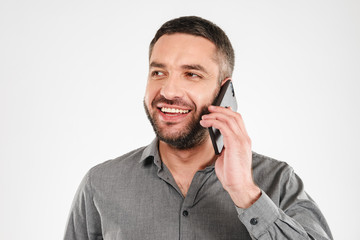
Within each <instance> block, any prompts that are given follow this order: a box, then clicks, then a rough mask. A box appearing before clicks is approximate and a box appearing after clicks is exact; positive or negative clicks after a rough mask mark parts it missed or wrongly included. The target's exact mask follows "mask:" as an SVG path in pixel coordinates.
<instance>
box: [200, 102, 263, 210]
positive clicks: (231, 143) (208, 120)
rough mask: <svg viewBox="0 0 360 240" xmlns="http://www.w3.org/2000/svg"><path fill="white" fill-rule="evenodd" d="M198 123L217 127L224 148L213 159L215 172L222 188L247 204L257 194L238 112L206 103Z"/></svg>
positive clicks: (243, 205) (238, 202) (240, 204)
mask: <svg viewBox="0 0 360 240" xmlns="http://www.w3.org/2000/svg"><path fill="white" fill-rule="evenodd" d="M209 111H210V113H209V114H207V115H204V116H203V117H202V120H201V121H200V124H201V125H202V126H203V127H214V128H217V129H219V131H220V132H221V134H222V135H223V142H224V149H223V151H222V152H221V154H220V156H219V157H218V159H217V160H216V163H215V172H216V175H217V177H218V178H219V180H220V182H221V183H222V185H223V187H224V189H225V190H226V191H227V192H228V193H229V194H230V197H231V198H232V200H233V201H234V203H235V205H236V206H238V207H239V208H248V207H250V206H251V205H252V204H253V203H254V202H255V201H256V200H257V199H258V198H259V197H260V195H261V191H260V188H259V187H258V186H256V184H255V183H254V181H253V178H252V152H251V140H250V138H249V136H248V134H247V132H246V129H245V125H244V122H243V119H242V117H241V115H240V114H239V113H237V112H234V111H232V110H231V108H223V107H217V106H210V107H209Z"/></svg>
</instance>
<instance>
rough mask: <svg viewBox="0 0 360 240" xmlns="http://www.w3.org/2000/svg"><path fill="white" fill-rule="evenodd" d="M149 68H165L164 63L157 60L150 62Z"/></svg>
mask: <svg viewBox="0 0 360 240" xmlns="http://www.w3.org/2000/svg"><path fill="white" fill-rule="evenodd" d="M150 68H165V64H163V63H158V62H151V63H150Z"/></svg>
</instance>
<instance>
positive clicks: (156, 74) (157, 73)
mask: <svg viewBox="0 0 360 240" xmlns="http://www.w3.org/2000/svg"><path fill="white" fill-rule="evenodd" d="M151 75H152V76H154V77H155V76H159V77H161V76H164V73H163V72H159V71H153V72H152V73H151Z"/></svg>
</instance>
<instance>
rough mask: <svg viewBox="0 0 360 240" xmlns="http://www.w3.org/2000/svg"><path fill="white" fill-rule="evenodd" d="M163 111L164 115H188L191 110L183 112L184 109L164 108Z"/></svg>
mask: <svg viewBox="0 0 360 240" xmlns="http://www.w3.org/2000/svg"><path fill="white" fill-rule="evenodd" d="M161 111H162V112H164V113H181V114H183V113H188V112H189V110H182V109H176V108H166V107H162V108H161Z"/></svg>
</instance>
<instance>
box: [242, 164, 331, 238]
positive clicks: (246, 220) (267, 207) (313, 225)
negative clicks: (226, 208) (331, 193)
mask: <svg viewBox="0 0 360 240" xmlns="http://www.w3.org/2000/svg"><path fill="white" fill-rule="evenodd" d="M284 179H287V181H286V182H285V183H283V184H282V185H283V186H280V189H281V190H280V191H281V194H280V196H281V198H280V201H279V202H278V203H277V204H278V205H277V204H275V203H274V201H273V200H272V199H271V198H270V197H269V196H268V195H267V194H266V193H265V192H264V191H263V190H262V194H261V197H260V198H259V199H258V200H257V201H256V202H255V203H254V204H253V205H252V206H251V207H249V208H247V209H240V208H237V212H238V216H239V219H240V221H241V222H242V223H243V224H244V225H245V227H246V228H247V230H248V232H249V233H250V235H251V237H252V239H259V240H267V239H297V240H302V239H311V240H312V239H316V240H325V239H326V240H328V239H333V238H332V235H331V232H330V229H329V227H328V225H327V223H326V220H325V218H324V216H323V215H322V213H321V212H320V210H319V208H318V207H317V205H316V203H315V202H314V201H313V200H312V199H311V198H310V197H309V196H308V195H307V194H306V193H305V191H304V189H303V183H302V181H301V179H300V178H299V177H298V176H297V175H296V174H295V173H294V172H293V170H292V169H291V168H290V171H289V172H288V173H287V177H284Z"/></svg>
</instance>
